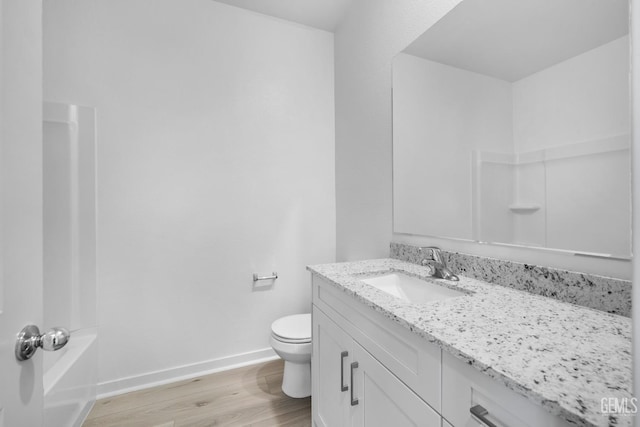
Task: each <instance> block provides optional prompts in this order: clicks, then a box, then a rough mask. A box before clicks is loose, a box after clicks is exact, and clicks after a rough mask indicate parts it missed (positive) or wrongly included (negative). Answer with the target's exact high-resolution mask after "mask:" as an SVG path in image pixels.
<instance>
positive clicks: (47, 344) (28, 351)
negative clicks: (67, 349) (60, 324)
mask: <svg viewBox="0 0 640 427" xmlns="http://www.w3.org/2000/svg"><path fill="white" fill-rule="evenodd" d="M70 337H71V334H70V333H69V331H68V330H66V329H65V328H51V329H50V330H49V331H47V332H46V333H44V334H42V335H40V329H38V327H37V326H36V325H27V326H25V327H24V328H23V329H22V330H21V331H20V333H19V334H18V340H17V341H16V359H18V360H19V361H21V362H22V361H23V360H28V359H31V357H32V356H33V355H34V354H35V352H36V350H37V349H38V347H40V348H42V349H43V350H47V351H56V350H60V349H61V348H62V347H64V346H65V345H66V344H67V343H68V342H69V338H70Z"/></svg>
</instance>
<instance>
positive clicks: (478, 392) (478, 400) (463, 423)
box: [442, 352, 570, 427]
mask: <svg viewBox="0 0 640 427" xmlns="http://www.w3.org/2000/svg"><path fill="white" fill-rule="evenodd" d="M478 405H479V406H478ZM474 407H476V408H477V411H480V412H482V413H485V414H484V415H483V417H484V418H485V419H486V420H487V421H489V422H491V423H493V424H495V425H497V426H508V427H538V426H545V427H568V426H569V425H570V424H569V423H567V422H566V421H565V420H564V419H562V418H559V417H556V416H553V415H551V414H550V413H549V412H547V411H546V410H544V409H543V408H542V407H540V406H538V405H535V404H534V403H532V402H531V401H529V400H527V399H526V398H525V397H523V396H521V395H519V394H516V393H514V392H513V391H511V390H509V389H508V388H506V387H504V386H502V385H500V384H499V383H498V382H497V381H494V380H492V379H491V378H489V377H488V376H486V375H484V374H483V373H482V372H480V371H478V370H477V369H475V368H473V367H471V366H469V365H467V364H465V363H464V362H462V361H461V360H459V359H457V358H455V357H453V356H452V355H450V354H449V353H446V352H444V354H443V355H442V416H443V417H445V418H446V419H447V420H448V421H449V422H450V423H451V424H452V425H453V426H456V427H471V426H474V427H475V426H477V427H486V426H487V425H490V424H488V423H486V422H485V423H483V422H480V421H479V420H478V419H477V418H475V417H474V416H473V415H471V411H470V409H471V408H474Z"/></svg>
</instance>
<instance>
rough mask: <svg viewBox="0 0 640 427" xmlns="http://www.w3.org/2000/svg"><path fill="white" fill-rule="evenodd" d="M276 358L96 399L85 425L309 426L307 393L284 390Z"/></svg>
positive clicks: (90, 426) (150, 426) (280, 367)
mask: <svg viewBox="0 0 640 427" xmlns="http://www.w3.org/2000/svg"><path fill="white" fill-rule="evenodd" d="M282 369H283V362H282V361H281V360H276V361H272V362H266V363H262V364H259V365H252V366H247V367H244V368H239V369H234V370H231V371H225V372H220V373H217V374H212V375H207V376H204V377H199V378H194V379H191V380H185V381H180V382H176V383H172V384H167V385H164V386H160V387H155V388H150V389H146V390H141V391H136V392H132V393H127V394H123V395H120V396H116V397H112V398H107V399H101V400H98V401H97V402H96V404H95V406H94V407H93V409H92V410H91V412H90V413H89V416H88V417H87V420H86V421H85V423H84V424H83V427H92V426H103V427H105V426H118V427H127V426H135V427H179V426H196V427H205V426H255V427H266V426H286V427H303V426H304V427H308V426H311V398H306V399H292V398H290V397H287V396H286V395H284V394H283V393H282V390H281V388H280V386H281V385H282Z"/></svg>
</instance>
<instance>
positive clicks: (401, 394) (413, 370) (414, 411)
mask: <svg viewBox="0 0 640 427" xmlns="http://www.w3.org/2000/svg"><path fill="white" fill-rule="evenodd" d="M313 304H314V305H313V314H312V317H313V355H312V361H311V367H312V386H313V396H314V398H313V399H312V405H313V411H312V412H313V420H314V425H315V426H316V427H337V426H365V425H366V426H367V427H375V426H384V427H388V426H390V425H393V426H403V425H406V426H414V425H420V426H426V427H431V426H433V427H440V426H441V417H440V415H439V411H440V377H441V357H442V356H441V351H440V349H439V348H438V347H437V346H435V345H433V344H429V343H428V342H426V341H423V340H416V339H413V340H411V338H412V337H411V335H412V334H411V332H409V331H408V330H407V329H406V328H403V327H402V326H400V325H397V324H395V323H393V322H391V321H389V319H387V318H386V317H384V316H383V315H381V314H380V313H377V312H375V311H374V310H372V309H371V308H369V307H367V306H365V305H363V304H361V303H359V302H357V301H355V300H353V299H352V298H349V297H348V296H346V295H344V293H342V292H340V291H338V290H337V289H335V288H334V287H333V286H331V285H330V284H328V283H326V282H324V281H323V280H322V279H320V278H318V277H316V276H313ZM411 341H414V342H411ZM356 400H357V403H356Z"/></svg>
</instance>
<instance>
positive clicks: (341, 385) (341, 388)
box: [340, 351, 349, 391]
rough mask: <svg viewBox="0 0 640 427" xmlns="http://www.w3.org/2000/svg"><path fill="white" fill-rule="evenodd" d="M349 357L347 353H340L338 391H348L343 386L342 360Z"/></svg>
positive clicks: (345, 386) (347, 387)
mask: <svg viewBox="0 0 640 427" xmlns="http://www.w3.org/2000/svg"><path fill="white" fill-rule="evenodd" d="M348 355H349V352H348V351H343V352H342V353H340V391H347V390H349V386H348V385H344V358H345V357H347V356H348Z"/></svg>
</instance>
